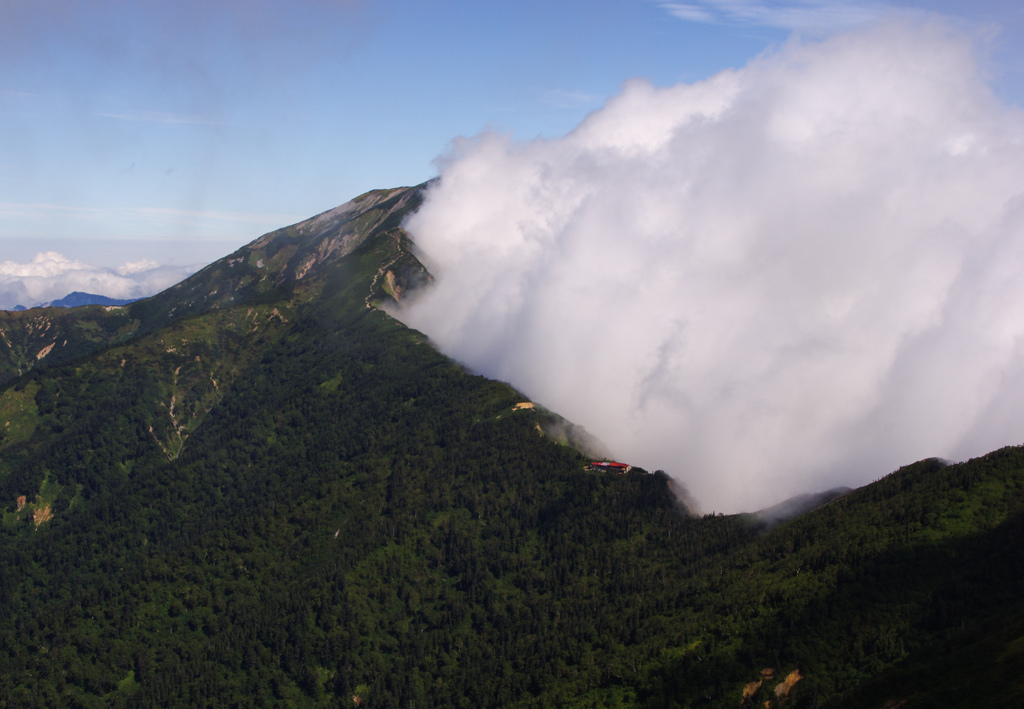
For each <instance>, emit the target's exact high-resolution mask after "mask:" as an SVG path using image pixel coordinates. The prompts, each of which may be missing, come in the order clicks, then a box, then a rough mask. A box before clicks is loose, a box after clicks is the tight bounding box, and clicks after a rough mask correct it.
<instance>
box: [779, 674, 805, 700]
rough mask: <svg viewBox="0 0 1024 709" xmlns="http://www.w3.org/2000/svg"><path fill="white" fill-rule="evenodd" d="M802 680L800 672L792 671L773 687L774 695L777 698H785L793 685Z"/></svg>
mask: <svg viewBox="0 0 1024 709" xmlns="http://www.w3.org/2000/svg"><path fill="white" fill-rule="evenodd" d="M802 679H803V675H801V674H800V670H793V671H792V672H790V673H789V674H788V675H786V679H784V680H782V681H781V682H779V683H778V684H777V685H775V695H776V696H778V697H785V696H786V695H788V694H789V691H790V690H791V689H793V685H795V684H796V683H797V682H799V681H800V680H802Z"/></svg>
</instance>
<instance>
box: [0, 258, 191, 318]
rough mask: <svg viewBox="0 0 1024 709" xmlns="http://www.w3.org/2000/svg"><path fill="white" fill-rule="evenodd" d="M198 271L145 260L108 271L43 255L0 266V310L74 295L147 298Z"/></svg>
mask: <svg viewBox="0 0 1024 709" xmlns="http://www.w3.org/2000/svg"><path fill="white" fill-rule="evenodd" d="M195 270H196V267H195V266H160V265H158V264H157V263H156V262H155V261H149V260H146V259H143V260H141V261H134V262H128V263H125V264H123V265H121V266H119V267H118V268H116V269H108V268H100V267H97V266H91V265H89V264H86V263H82V262H81V261H74V260H72V259H69V258H66V257H65V256H63V255H62V254H60V253H57V252H56V251H46V252H41V253H38V254H36V256H35V258H33V259H32V260H31V261H30V262H28V263H15V262H14V261H2V262H0V310H10V309H12V308H13V307H14V306H16V305H24V306H26V307H31V306H33V305H36V304H38V303H47V302H50V301H53V300H57V299H59V298H63V297H64V296H66V295H68V294H69V293H73V292H75V291H81V292H83V293H92V294H95V295H105V296H107V297H109V298H119V299H129V298H144V297H146V296H150V295H153V294H154V293H159V292H160V291H162V290H164V289H165V288H168V287H170V286H172V285H174V284H175V283H178V282H179V281H181V280H182V279H184V278H186V277H187V276H189V275H190V274H191V273H193V272H194V271H195Z"/></svg>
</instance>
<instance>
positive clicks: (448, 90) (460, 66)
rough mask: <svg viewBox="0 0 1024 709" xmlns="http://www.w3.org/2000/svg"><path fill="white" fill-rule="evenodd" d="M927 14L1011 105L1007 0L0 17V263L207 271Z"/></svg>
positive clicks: (160, 2) (160, 7)
mask: <svg viewBox="0 0 1024 709" xmlns="http://www.w3.org/2000/svg"><path fill="white" fill-rule="evenodd" d="M893 11H898V12H908V11H909V12H924V11H929V12H939V13H942V14H944V15H946V16H947V17H949V18H950V21H951V22H954V23H956V24H959V25H961V26H962V27H963V29H964V31H967V32H970V33H975V34H977V35H978V36H979V37H980V38H981V40H980V45H981V46H982V47H983V48H987V49H988V51H990V57H989V59H988V66H989V71H990V73H991V76H992V82H993V86H994V87H995V89H996V90H997V93H999V95H1000V96H1001V97H1002V99H1003V100H1004V101H1006V102H1008V103H1015V104H1018V105H1020V104H1022V103H1024V59H1022V56H1024V52H1022V51H1021V40H1022V37H1024V11H1022V10H1021V9H1020V8H1019V7H1018V4H1017V3H1013V2H1008V1H1007V2H988V3H980V4H979V3H971V4H970V5H968V4H967V3H959V2H930V3H928V2H916V3H915V2H904V3H901V4H894V3H888V4H886V3H877V2H856V1H851V2H825V1H820V0H803V1H801V0H792V1H791V2H786V3H773V2H754V1H752V0H686V1H683V2H655V1H652V0H618V1H611V0H588V1H586V2H575V1H569V2H550V1H548V2H533V1H525V2H519V3H514V4H513V3H480V2H466V1H462V0H440V1H436V2H430V3H424V2H399V1H397V0H385V1H382V2H369V1H368V2H358V1H345V0H306V1H302V0H298V1H290V2H278V1H276V0H251V1H248V2H242V1H241V0H230V1H225V2H209V3H208V2H197V1H196V0H176V1H175V2H167V1H165V0H154V1H153V2H145V3H140V2H127V1H119V0H109V1H102V2H101V1H91V2H90V1H84V2H82V1H71V0H0V262H2V261H11V262H17V263H26V262H28V261H29V260H30V259H31V258H32V257H33V255H34V254H36V253H37V252H40V251H59V252H60V253H62V254H64V255H66V256H67V257H69V258H71V259H77V260H79V261H82V262H86V263H89V264H93V265H98V266H106V267H111V268H112V267H115V266H118V265H120V264H123V263H125V262H126V261H138V260H140V259H148V260H149V261H152V262H156V263H160V264H167V263H170V264H178V265H185V264H192V263H206V262H209V261H210V260H212V259H214V258H217V257H219V256H221V255H223V254H225V253H228V252H230V251H231V250H233V249H234V248H236V247H237V246H239V245H241V244H243V243H246V242H248V241H250V240H251V239H253V238H255V237H256V236H258V235H260V234H261V233H263V232H265V231H268V230H270V229H272V228H275V227H277V226H282V225H285V224H288V223H291V222H294V221H297V220H300V219H302V218H305V217H307V216H311V215H312V214H315V213H317V212H319V211H322V210H325V209H329V208H331V207H333V206H336V205H337V204H340V203H341V202H344V201H346V200H347V199H349V198H350V197H353V196H355V195H357V194H359V193H362V192H364V191H366V190H369V189H373V188H376V187H392V186H398V185H404V184H414V183H417V182H420V181H423V180H426V179H428V178H430V177H432V176H433V175H435V174H436V170H437V168H436V165H435V159H436V158H437V156H438V155H441V154H443V153H444V152H445V150H446V149H447V148H448V146H449V144H450V141H451V140H452V139H453V138H455V137H457V136H460V135H475V134H477V133H479V132H481V131H484V130H494V131H499V132H504V133H509V134H512V135H514V136H515V137H516V138H518V139H523V140H526V139H532V138H535V137H538V136H542V137H557V136H559V135H562V134H564V133H566V132H568V131H570V130H571V129H572V128H573V127H574V126H575V125H577V124H578V123H579V121H580V120H581V119H582V118H583V117H584V116H585V115H586V114H587V113H588V112H591V111H593V110H595V109H597V108H599V107H600V106H601V105H603V103H604V102H605V101H606V100H607V99H609V98H610V97H612V96H614V95H615V94H616V93H617V92H618V91H619V89H620V87H621V85H622V83H623V82H624V81H626V80H628V79H630V78H633V77H644V78H646V79H648V80H650V81H651V82H652V83H654V85H656V86H668V85H672V84H675V83H678V82H693V81H696V80H700V79H703V78H706V77H708V76H710V75H712V74H715V73H717V72H719V71H721V70H723V69H726V68H730V67H742V66H743V65H745V64H746V63H747V62H749V61H750V60H751V59H752V58H753V57H755V56H757V55H758V54H759V53H761V52H764V51H766V50H770V49H771V48H772V47H775V46H778V45H780V44H781V43H784V42H785V41H786V40H787V38H788V37H790V36H791V35H792V34H793V33H794V32H798V33H800V34H801V35H802V36H806V37H811V38H815V37H820V36H822V35H827V34H829V33H831V32H835V31H838V30H842V29H845V28H847V27H849V26H851V25H854V24H857V23H859V22H863V21H865V20H869V19H870V18H872V17H877V16H879V15H882V14H885V13H887V12H893Z"/></svg>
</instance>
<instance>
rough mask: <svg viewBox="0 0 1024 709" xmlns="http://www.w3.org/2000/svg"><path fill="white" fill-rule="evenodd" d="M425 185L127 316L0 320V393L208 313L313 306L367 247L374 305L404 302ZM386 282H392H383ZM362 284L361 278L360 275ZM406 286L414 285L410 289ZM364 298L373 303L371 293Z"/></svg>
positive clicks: (269, 247) (113, 310)
mask: <svg viewBox="0 0 1024 709" xmlns="http://www.w3.org/2000/svg"><path fill="white" fill-rule="evenodd" d="M421 191H422V185H421V186H417V187H412V188H398V189H392V190H376V191H373V192H368V193H366V194H364V195H362V196H360V197H357V198H356V199H354V200H352V201H350V202H347V203H345V204H343V205H341V206H340V207H337V208H335V209H332V210H330V211H327V212H324V213H323V214H320V215H317V216H315V217H313V218H311V219H307V220H306V221H304V222H300V223H299V224H295V225H293V226H290V227H286V228H284V229H279V230H277V231H273V232H270V233H269V234H266V235H264V236H262V237H260V238H259V239H257V240H256V241H254V242H252V243H251V244H249V245H247V246H243V247H242V248H241V249H239V250H238V251H236V252H235V253H233V254H231V255H230V256H227V257H225V258H222V259H220V260H219V261H215V262H214V263H212V264H210V265H209V266H207V267H206V268H204V269H202V270H201V271H199V272H198V273H196V274H194V275H192V276H191V277H189V278H187V279H185V280H184V281H182V282H181V283H179V284H178V285H176V286H174V287H172V288H169V289H168V290H166V291H164V292H163V293H160V294H158V295H156V296H154V297H152V298H147V299H146V300H142V301H137V302H135V303H131V304H130V305H126V306H100V305H95V306H85V307H80V308H73V309H67V308H33V309H31V310H23V311H0V384H2V383H4V382H8V381H11V380H12V379H14V378H16V377H18V376H21V375H22V374H25V373H26V372H28V371H30V370H31V369H33V368H34V367H36V366H39V365H47V366H53V365H55V364H60V363H63V362H69V361H75V360H77V359H79V358H81V357H83V356H88V355H90V354H92V353H95V352H96V351H98V350H100V349H102V348H105V347H109V346H111V345H116V344H121V343H125V342H128V341H131V340H132V339H133V338H136V337H138V336H139V335H141V334H145V333H148V332H152V331H154V330H156V329H158V328H161V327H163V326H165V325H167V324H169V323H171V322H173V321H175V320H178V319H181V318H183V317H187V316H189V315H194V314H202V313H205V312H207V311H210V310H215V309H225V308H231V307H236V306H238V305H240V304H241V303H248V304H249V305H254V304H259V303H277V302H292V301H297V302H305V301H307V300H309V299H310V298H314V297H316V294H317V292H318V289H319V288H320V287H321V285H322V279H321V277H320V276H321V275H322V274H321V272H322V271H324V270H325V269H330V268H332V267H336V266H337V265H338V263H339V262H340V261H343V260H345V258H346V257H347V256H349V255H350V254H352V253H353V252H354V251H356V250H357V249H359V248H360V247H362V246H363V245H364V244H365V243H367V241H370V242H372V243H374V244H375V247H374V248H376V249H378V250H379V251H380V253H381V255H382V256H383V260H382V261H381V262H380V263H377V262H374V263H373V264H372V265H373V266H374V268H381V269H382V270H381V274H380V276H379V277H378V276H377V273H376V271H374V272H373V273H372V274H371V275H372V276H373V278H372V280H373V284H372V291H373V292H372V297H373V298H380V297H400V296H401V292H402V289H403V288H404V287H406V286H407V285H410V284H408V283H407V282H406V279H415V278H416V277H417V274H422V277H429V276H427V275H426V273H425V271H423V269H422V267H420V266H419V264H418V262H416V261H415V259H414V257H412V256H411V254H409V252H408V248H407V247H408V237H407V235H406V234H405V232H404V231H402V229H401V228H400V224H401V220H402V218H403V217H404V216H405V215H406V214H407V213H408V212H409V210H410V209H415V208H416V207H417V206H418V205H419V203H420V200H421ZM389 272H390V274H391V275H390V277H388V275H387V274H388V273H389ZM362 275H365V274H362ZM411 285H415V282H413V283H412V284H411ZM366 295H368V296H369V295H371V293H370V292H369V290H368V292H367V293H366Z"/></svg>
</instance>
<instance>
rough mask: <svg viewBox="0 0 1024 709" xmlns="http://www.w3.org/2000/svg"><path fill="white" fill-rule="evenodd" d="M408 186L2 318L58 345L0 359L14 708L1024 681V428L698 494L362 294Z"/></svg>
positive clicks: (520, 702)
mask: <svg viewBox="0 0 1024 709" xmlns="http://www.w3.org/2000/svg"><path fill="white" fill-rule="evenodd" d="M419 194H420V189H419V188H410V189H401V190H385V191H379V192H374V193H369V194H368V195H364V196H363V197H362V198H358V199H357V200H354V201H353V202H352V203H349V204H348V205H345V206H343V207H341V208H339V209H338V210H332V211H331V212H327V213H325V214H324V215H320V216H319V217H316V218H314V219H312V220H309V221H307V222H303V223H302V224H300V225H295V226H294V227H289V228H288V229H283V230H280V231H278V232H273V233H271V234H268V235H267V236H264V237H262V238H260V239H258V240H256V241H255V242H253V243H252V244H250V245H249V246H247V247H244V248H243V249H240V250H239V251H238V252H236V253H235V254H232V255H231V256H230V257H228V258H226V259H222V260H221V261H218V262H216V263H214V264H211V266H209V267H207V268H206V269H204V270H203V271H201V272H199V273H197V274H195V275H194V276H193V277H192V278H190V279H188V280H186V281H185V282H183V283H182V284H181V285H180V286H177V287H175V288H172V289H170V290H168V291H166V292H164V293H162V294H160V295H158V296H156V297H154V298H151V299H149V300H147V301H141V302H139V303H136V304H133V305H131V306H128V307H126V308H124V309H116V310H109V311H108V310H103V309H101V308H90V307H87V308H79V309H75V310H72V311H63V312H62V313H61V314H66V315H67V316H68V318H67V319H66V320H61V321H60V325H57V324H54V323H56V322H57V321H56V319H55V318H57V315H56V314H54V313H48V312H46V311H41V312H35V313H34V314H35V316H37V317H38V316H40V315H43V316H45V317H49V318H51V320H50V330H49V331H48V333H49V334H47V335H46V337H44V338H43V339H42V340H39V339H38V334H39V333H38V330H39V328H40V327H42V326H41V325H38V324H37V325H35V326H33V328H32V329H31V331H30V330H29V328H28V325H27V323H28V322H30V321H29V320H24V321H22V320H16V319H11V320H8V321H5V323H4V326H3V327H4V329H5V332H6V333H7V335H8V336H9V337H11V338H12V340H11V341H12V342H13V340H14V339H15V338H14V335H12V333H18V336H19V337H22V338H23V339H22V340H20V341H19V342H24V343H27V344H22V345H19V347H21V349H20V350H17V351H18V352H21V353H22V355H24V354H25V353H28V354H32V350H33V348H34V347H35V346H36V344H38V343H39V342H51V341H52V342H55V341H56V340H53V339H52V337H53V335H54V328H60V330H59V331H60V332H61V333H62V336H65V333H66V339H67V340H68V343H69V344H68V345H66V346H63V345H62V349H60V350H58V348H57V347H56V346H54V348H53V349H52V350H51V351H50V353H49V354H48V355H47V356H46V357H45V358H43V359H36V360H34V362H30V363H28V364H31V365H32V366H31V368H29V367H28V366H20V365H17V362H18V361H20V360H17V359H16V358H13V355H12V359H10V360H5V362H7V364H5V365H4V366H14V369H13V370H12V369H10V368H8V370H7V371H8V372H13V374H10V375H9V379H8V380H7V383H6V384H4V385H3V388H2V389H0V426H3V437H2V438H0V512H2V514H3V520H2V524H0V638H2V640H0V706H3V707H22V706H47V707H50V706H84V707H91V706H96V707H100V706H217V707H220V706H226V705H227V706H232V705H238V706H263V705H284V706H299V707H317V706H324V707H328V706H329V707H334V706H359V707H417V706H418V707H426V706H458V707H491V706H495V707H496V706H508V707H527V706H531V707H533V706H535V707H548V706H569V707H616V706H618V707H627V706H642V707H675V706H679V707H683V706H701V707H703V706H717V707H733V708H735V707H740V706H750V707H752V706H758V707H762V706H768V707H780V706H792V707H814V706H842V707H882V706H890V707H896V706H904V707H915V706H922V707H923V706H936V705H943V706H963V707H967V706H1006V707H1011V706H1021V705H1022V704H1024V681H1022V680H1021V679H1020V678H1021V677H1024V672H1022V670H1024V625H1022V624H1024V545H1022V544H1021V540H1022V533H1024V450H1022V449H1020V448H1008V449H1004V450H1001V451H997V452H995V453H992V454H990V455H988V456H985V457H984V458H979V459H976V460H973V461H969V462H966V463H962V464H958V465H952V466H944V465H942V464H940V463H938V462H937V461H922V462H920V463H917V464H914V465H910V466H907V467H905V468H902V469H900V470H898V471H896V472H895V473H892V474H891V475H888V476H886V477H884V478H882V479H881V480H879V481H878V482H876V483H874V484H872V485H869V486H867V487H864V488H861V489H859V490H854V491H852V492H850V493H848V494H846V495H844V496H842V497H840V498H838V499H834V500H832V501H830V502H828V503H827V504H825V505H824V506H822V507H820V508H818V509H816V510H814V511H812V512H810V513H808V514H806V515H803V516H801V517H798V518H797V519H794V520H792V521H790V522H786V523H783V524H778V525H776V526H772V527H771V528H769V527H767V526H766V524H765V523H764V522H763V521H762V520H759V519H758V518H757V517H755V516H753V515H735V516H705V517H695V516H692V515H690V514H688V513H687V511H686V510H685V509H684V508H682V507H681V506H680V505H679V504H678V503H677V501H676V499H675V497H674V495H673V494H672V491H671V483H670V480H669V479H668V478H667V477H665V476H664V475H661V474H657V475H647V474H644V472H643V471H637V472H634V473H632V474H628V475H615V474H607V473H597V472H590V471H587V470H585V465H586V462H587V459H585V458H584V457H583V456H582V455H581V454H579V453H578V452H576V451H575V450H574V449H573V448H570V447H567V446H565V445H561V444H560V443H559V442H558V441H557V440H555V438H553V437H552V436H551V435H548V434H547V433H545V432H546V431H550V430H554V428H559V429H563V430H564V426H563V425H559V426H557V427H553V426H552V424H562V423H563V422H560V421H558V420H557V417H556V416H555V415H554V414H551V413H548V412H546V411H544V410H543V409H540V408H537V407H534V408H530V407H522V406H519V404H521V403H522V402H523V401H524V397H523V396H522V395H521V394H519V393H517V392H516V391H515V390H513V389H512V388H510V387H509V386H507V385H505V384H501V383H498V382H493V381H489V380H487V379H485V378H482V377H478V376H473V375H471V374H469V373H467V372H465V371H464V370H463V369H461V368H460V367H458V366H457V365H456V364H454V363H452V362H451V361H450V360H448V359H446V358H445V357H443V356H442V355H440V354H439V353H438V352H436V351H435V350H434V349H433V348H432V347H431V346H430V344H429V343H428V342H427V341H426V339H425V338H424V337H423V336H422V335H420V334H419V333H417V332H415V331H411V330H409V329H407V328H405V327H404V326H402V325H401V324H400V323H398V322H397V321H395V320H393V319H391V318H390V317H388V316H387V315H385V314H384V313H383V312H381V311H380V310H378V309H377V308H375V307H373V306H374V304H375V303H378V302H380V301H381V300H384V299H387V298H400V297H401V296H402V294H403V292H405V290H406V289H408V288H412V287H415V286H416V285H417V284H418V283H420V282H423V281H425V280H428V279H429V275H428V274H426V272H425V271H424V270H423V268H422V266H420V264H419V262H418V261H417V260H416V258H415V256H414V255H413V253H412V247H411V244H410V242H409V241H408V237H407V235H406V234H405V233H404V232H403V231H402V230H401V229H400V222H401V219H402V217H403V216H404V215H405V214H406V213H408V211H409V210H410V209H414V208H415V206H416V205H417V203H418V199H419ZM11 315H12V316H24V315H25V314H24V313H13V314H11ZM12 322H16V323H20V324H18V325H17V326H14V325H11V323H12ZM19 328H20V329H19ZM44 332H46V330H45V329H44ZM26 333H27V334H26ZM74 333H79V335H78V337H79V339H77V340H73V339H72V335H73V334H74ZM81 333H91V334H90V335H89V337H88V338H87V337H85V336H84V335H81ZM32 338H37V339H32ZM47 338H51V339H47ZM61 341H62V342H63V340H61ZM72 342H73V343H74V347H72ZM8 349H9V350H10V351H11V352H13V351H15V350H16V348H15V346H14V345H13V344H12V346H11V347H10V348H8ZM8 354H10V352H9V353H8ZM22 355H19V356H22ZM33 357H34V355H33ZM11 363H14V364H13V365H12V364H11ZM19 366H20V368H21V370H22V373H21V374H20V375H17V370H18V368H19ZM937 697H942V698H945V699H947V700H948V701H945V702H944V701H936V698H937ZM900 702H904V704H900Z"/></svg>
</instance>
